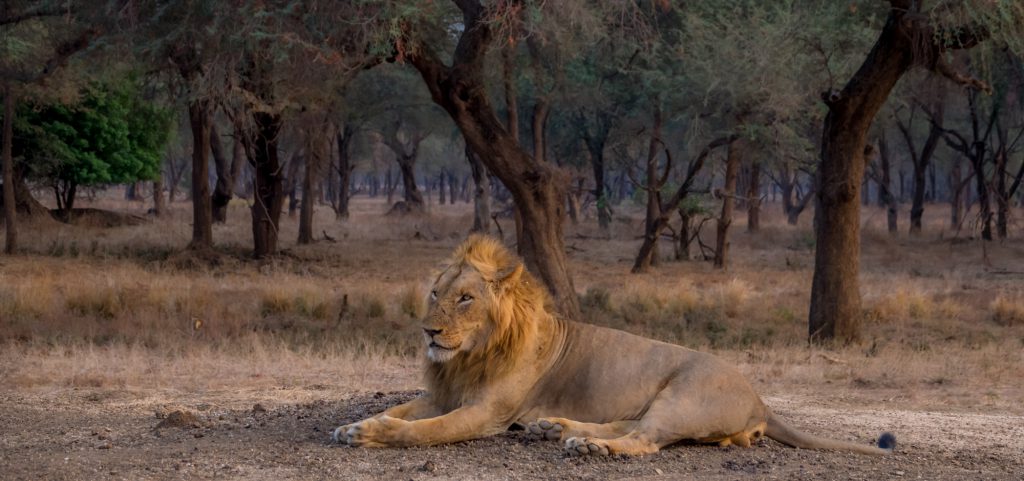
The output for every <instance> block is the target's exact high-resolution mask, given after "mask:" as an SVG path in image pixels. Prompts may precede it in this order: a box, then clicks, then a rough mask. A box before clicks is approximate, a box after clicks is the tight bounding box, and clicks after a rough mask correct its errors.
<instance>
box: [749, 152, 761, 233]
mask: <svg viewBox="0 0 1024 481" xmlns="http://www.w3.org/2000/svg"><path fill="white" fill-rule="evenodd" d="M759 230H761V162H759V161H754V162H752V163H751V165H750V180H749V181H748V185H747V232H757V231H759Z"/></svg>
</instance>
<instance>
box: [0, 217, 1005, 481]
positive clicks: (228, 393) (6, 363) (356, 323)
mask: <svg viewBox="0 0 1024 481" xmlns="http://www.w3.org/2000/svg"><path fill="white" fill-rule="evenodd" d="M119 205H120V204H114V205H113V207H117V206H119ZM356 205H357V206H360V209H362V210H361V211H357V212H356V215H354V217H358V219H354V220H352V221H350V222H349V223H337V222H336V221H334V220H333V219H321V220H322V221H323V222H322V224H323V225H324V226H325V228H326V231H327V232H328V233H329V234H330V235H331V237H332V238H334V239H339V241H338V242H336V243H335V242H326V241H322V242H320V243H318V244H316V245H314V246H290V247H289V248H288V252H287V254H283V255H282V256H280V258H278V259H274V260H272V261H271V262H267V263H261V264H257V263H253V262H251V261H249V260H248V259H247V249H248V247H247V245H246V242H245V239H246V238H245V236H244V235H243V234H244V233H246V232H248V229H249V226H248V224H247V223H246V219H247V217H246V214H245V212H246V211H245V210H244V209H245V208H246V206H245V205H237V206H235V207H236V211H237V212H235V213H234V214H232V215H231V216H229V218H230V219H232V222H233V223H232V224H229V225H227V226H218V227H217V232H216V235H217V238H218V239H224V240H223V242H224V244H223V245H221V249H222V251H221V257H220V260H221V261H222V263H221V264H218V265H215V266H179V265H177V263H176V262H175V258H176V257H175V255H176V253H177V252H178V251H180V248H181V246H183V245H186V244H187V241H188V236H189V234H190V232H191V228H190V225H189V224H188V221H187V220H188V219H189V216H188V215H186V214H187V212H185V208H186V207H188V206H187V205H186V204H180V209H179V210H181V212H179V215H177V216H176V217H172V218H171V219H167V220H162V221H160V222H153V223H151V224H147V225H144V226H136V227H126V228H121V229H116V228H115V229H105V230H99V231H94V230H89V229H87V228H80V227H68V226H63V225H61V226H56V227H52V228H48V229H49V230H46V229H38V230H28V231H26V232H25V238H26V239H27V241H26V244H27V245H30V246H33V248H32V249H31V250H30V251H29V252H27V253H26V254H25V255H22V256H15V257H4V258H2V259H0V480H7V479H17V480H22V479H24V480H36V479H74V480H79V479H127V480H141V479H272V480H277V479H339V478H341V479H351V480H364V479H399V480H408V479H413V480H433V479H437V480H442V479H474V480H475V479H712V480H716V479H723V480H724V479H729V480H731V479H787V480H788V479H815V480H818V479H872V480H876V479H929V480H931V479H942V480H946V479H954V480H955V479H964V480H978V479H985V480H988V479H1010V480H1024V383H1022V382H1021V381H1022V380H1024V244H1022V243H1021V242H1020V239H1019V238H1017V237H1015V238H1014V239H1011V240H1010V241H1007V242H1005V243H998V244H992V245H988V244H979V243H978V242H976V241H971V240H968V239H953V240H949V239H947V237H945V236H946V235H947V234H946V232H945V231H944V230H941V229H940V228H939V227H935V226H938V225H944V222H945V221H946V217H945V214H944V212H945V211H940V210H939V209H935V208H930V210H929V211H928V212H929V213H930V214H929V215H933V216H934V219H933V220H934V222H932V224H929V226H931V227H929V228H928V229H926V231H927V232H928V233H929V236H928V237H927V238H924V239H907V238H905V237H900V238H897V239H892V238H890V237H889V236H888V235H887V234H885V233H884V226H883V225H881V223H882V222H883V221H884V215H881V214H879V213H880V212H881V210H878V209H875V210H874V211H872V212H873V213H872V212H869V213H868V216H867V218H866V220H865V223H866V224H867V226H868V228H867V229H866V230H865V244H864V253H863V259H862V261H863V272H862V275H861V284H862V291H863V294H864V304H865V305H864V307H865V333H864V334H865V336H864V341H863V342H861V343H858V344H855V345H852V346H849V347H845V348H834V349H825V350H822V349H818V348H809V347H808V346H807V345H806V344H805V343H804V341H803V340H804V336H805V335H806V334H805V333H806V318H805V317H804V314H803V313H805V312H806V306H807V303H808V297H809V294H808V288H809V285H810V277H811V266H812V265H813V248H812V247H813V242H812V241H813V238H812V237H811V236H810V233H809V227H808V226H807V224H809V222H810V220H809V217H810V216H809V215H808V216H805V219H803V221H802V222H803V225H802V226H798V227H791V226H787V225H784V220H783V219H782V218H781V217H779V216H778V214H777V211H778V208H777V206H776V208H773V209H772V210H771V212H776V214H773V215H774V217H772V215H769V216H768V219H767V220H768V221H769V222H767V223H766V227H765V228H764V229H763V231H762V232H761V233H759V234H757V235H746V234H742V233H737V235H736V236H735V239H734V240H735V244H734V246H733V249H732V252H733V253H734V256H735V263H734V265H733V266H732V267H731V268H730V269H729V270H728V271H726V272H721V271H716V270H713V269H711V267H710V266H709V265H708V264H707V263H705V262H699V261H696V260H695V261H691V262H672V261H671V260H669V261H667V262H665V263H664V265H662V266H659V267H658V269H656V270H655V271H653V272H651V273H649V274H646V275H643V276H633V275H630V274H627V272H628V269H629V266H630V265H631V264H630V263H631V261H632V259H631V254H632V253H633V252H635V250H636V247H637V243H638V241H637V240H636V238H635V233H636V232H639V231H640V230H641V226H642V215H641V211H640V207H635V208H633V209H632V211H631V212H632V214H631V215H632V217H626V218H624V219H619V221H617V222H616V224H615V226H616V227H615V229H614V230H613V235H612V239H610V240H605V239H603V238H598V237H597V236H596V235H595V233H594V232H593V231H592V230H593V229H591V230H587V229H586V228H582V227H581V228H579V229H576V230H575V232H576V233H574V234H571V235H569V236H568V239H569V240H568V244H569V250H570V257H571V260H572V262H573V265H574V269H575V272H576V288H577V290H578V291H579V292H580V293H581V295H583V299H584V304H585V308H586V310H587V316H588V317H587V321H588V322H592V323H595V324H599V325H606V326H609V327H614V328H618V329H624V330H627V331H630V332H633V333H636V334H641V335H644V336H648V337H654V338H658V339H661V340H665V341H669V342H676V343H681V344H683V345H686V346H689V347H693V348H697V349H701V350H709V351H713V352H715V353H716V354H717V355H719V356H721V357H723V358H725V359H726V360H727V361H729V362H731V363H733V364H736V365H737V366H738V368H739V369H740V371H741V372H743V373H744V374H745V375H746V376H747V378H748V379H749V380H750V381H751V383H752V384H753V385H754V387H755V389H757V390H758V391H759V392H761V393H762V395H763V396H764V399H765V400H766V402H767V403H768V404H769V406H771V407H772V408H773V409H774V410H775V411H776V412H778V413H779V414H781V415H783V416H785V417H786V418H787V419H789V420H790V421H791V422H792V423H793V424H794V425H796V426H797V427H800V428H802V429H804V430H806V431H808V432H811V433H815V434H819V435H826V436H830V437H834V438H838V439H844V440H851V441H856V442H860V443H865V444H868V443H871V442H872V441H873V440H874V439H875V438H876V437H877V436H878V435H879V434H880V433H882V432H883V431H892V432H894V433H895V434H896V436H897V439H898V446H897V450H896V452H895V454H893V455H891V456H887V457H881V458H879V457H870V456H864V455H853V454H846V453H832V452H817V451H806V450H797V449H792V448H788V447H785V446H782V445H780V444H778V443H776V442H774V441H769V440H765V441H762V442H761V443H760V445H758V446H756V447H752V448H750V449H743V448H719V447H709V446H692V445H686V446H672V447H669V448H667V449H665V450H663V451H662V452H660V453H657V454H655V455H651V456H646V457H642V458H625V457H613V458H607V459H580V458H573V457H568V456H566V455H565V454H563V452H562V450H561V448H560V446H559V445H558V444H557V443H554V442H540V441H534V440H532V439H530V438H529V437H528V436H527V435H525V434H524V433H523V432H507V433H504V434H502V435H500V436H496V437H493V438H489V439H483V440H477V441H472V442H464V443H457V444H454V445H448V446H439V447H431V448H413V449H383V450H370V449H358V448H349V447H344V446H337V445H331V444H330V443H329V442H328V439H329V432H330V430H331V429H333V428H334V427H336V426H338V425H341V424H345V423H348V422H352V421H355V420H358V419H362V418H364V417H367V416H369V415H372V414H375V413H377V412H379V411H381V410H383V409H385V408H386V407H387V406H390V405H393V404H396V403H399V402H402V401H404V400H407V399H409V398H411V397H412V396H415V395H416V393H417V391H416V390H417V389H419V387H420V386H421V383H420V382H418V377H419V374H418V370H417V366H418V364H419V359H418V357H417V356H416V352H417V351H418V350H419V348H420V347H421V346H420V345H419V344H418V342H419V338H418V337H417V332H418V328H419V326H418V323H417V320H416V312H418V309H417V308H416V301H417V299H420V298H422V296H423V294H424V292H423V290H422V282H423V281H422V279H424V278H426V277H428V275H429V272H430V271H431V269H433V268H434V266H435V265H436V264H437V263H438V262H439V261H440V260H441V259H443V258H444V257H445V256H446V255H447V254H448V252H450V250H451V248H452V247H454V245H455V244H457V243H458V242H459V241H460V240H461V239H462V238H463V237H464V231H465V226H466V225H467V221H468V219H469V217H468V214H467V213H466V212H467V209H468V207H466V206H462V207H461V209H462V210H459V211H453V213H452V214H450V215H448V214H444V215H435V216H433V217H430V218H427V219H425V220H421V221H416V222H408V221H401V220H384V221H382V220H381V219H382V217H381V213H382V212H384V211H385V210H386V209H385V206H384V205H383V204H382V202H381V201H376V203H371V202H369V201H366V202H362V203H357V204H356ZM122 207H123V206H122ZM321 211H322V215H330V213H329V211H327V210H326V209H321ZM324 212H326V213H324ZM773 218H774V220H772V219H773ZM388 219H390V218H388ZM287 222H289V223H287V224H286V225H285V227H286V228H287V232H286V235H285V237H287V238H289V239H291V238H294V233H295V226H294V222H291V221H287ZM590 223H592V222H590ZM588 225H589V224H588ZM218 242H221V241H220V240H219V241H218ZM664 249H665V250H666V251H667V250H669V248H668V247H667V246H666V247H665V248H664ZM663 254H664V255H665V256H666V257H667V256H669V253H668V252H664V253H663ZM347 308H348V309H347ZM346 313H347V314H346ZM196 319H202V320H204V323H203V327H202V329H199V328H197V327H194V326H195V321H196Z"/></svg>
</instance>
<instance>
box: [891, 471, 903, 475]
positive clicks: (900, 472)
mask: <svg viewBox="0 0 1024 481" xmlns="http://www.w3.org/2000/svg"><path fill="white" fill-rule="evenodd" d="M893 474H895V475H896V476H903V475H904V474H905V473H904V472H903V471H896V472H895V473H893Z"/></svg>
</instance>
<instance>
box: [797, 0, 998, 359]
mask: <svg viewBox="0 0 1024 481" xmlns="http://www.w3.org/2000/svg"><path fill="white" fill-rule="evenodd" d="M889 3H890V4H891V8H890V10H889V15H888V17H887V19H886V23H885V26H884V27H883V28H882V32H881V34H880V35H879V37H878V40H877V41H876V42H875V45H874V47H873V48H872V49H871V52H870V53H869V54H868V56H867V58H866V59H865V60H864V63H863V64H862V65H861V67H860V69H858V71H857V73H856V74H854V76H853V78H852V79H850V81H849V83H847V85H846V86H845V87H844V88H843V90H842V91H841V92H834V91H833V92H828V93H826V94H825V95H823V98H824V99H825V103H826V105H827V106H828V109H829V112H828V114H827V115H826V117H825V122H824V126H823V129H822V148H821V163H820V165H819V168H818V189H817V190H818V192H817V195H816V202H817V209H816V212H815V220H816V222H815V233H816V235H817V239H816V242H817V248H816V249H815V255H814V278H813V281H812V283H811V305H810V309H809V312H808V335H809V338H810V340H811V341H824V340H831V339H838V340H840V341H842V342H852V341H856V340H857V339H859V338H860V320H861V305H860V288H859V285H858V276H859V274H860V202H859V200H860V186H861V181H862V179H863V177H864V166H865V158H864V157H865V147H866V145H865V139H866V137H867V132H868V128H870V126H871V123H872V121H873V120H874V118H875V115H876V114H877V113H878V110H879V109H880V108H881V106H882V104H884V103H885V101H886V99H887V98H888V96H889V93H890V92H891V91H892V89H893V87H894V86H895V85H896V82H897V81H899V79H900V77H902V76H903V74H904V73H905V72H906V71H907V70H909V69H910V67H911V65H913V64H914V62H915V61H916V62H918V63H919V64H922V65H932V66H934V67H935V69H936V70H937V71H940V72H941V73H944V74H945V75H946V76H947V77H950V78H951V79H954V80H957V81H959V82H961V83H965V84H972V82H969V81H965V80H964V78H963V76H959V75H956V74H955V73H953V72H951V71H950V66H949V65H947V64H944V63H943V62H944V59H943V56H942V53H943V49H944V48H953V47H955V48H970V47H972V46H974V45H976V44H977V43H978V42H979V41H980V40H981V39H980V37H976V36H974V35H975V32H976V31H975V30H972V29H971V28H968V27H962V28H955V27H949V28H951V31H956V32H961V33H962V36H961V37H960V38H958V39H957V40H958V42H955V43H953V42H947V43H945V44H943V45H939V46H936V45H934V44H932V43H930V42H929V41H928V39H933V38H934V30H933V26H932V25H931V24H930V22H929V21H927V20H925V21H918V18H925V19H927V15H923V14H921V11H920V4H919V3H918V2H912V1H910V0H890V2H889ZM908 17H913V18H914V19H915V20H914V21H908ZM920 39H926V40H925V41H920ZM974 82H975V83H973V84H972V85H975V86H977V85H976V81H974Z"/></svg>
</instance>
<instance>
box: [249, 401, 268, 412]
mask: <svg viewBox="0 0 1024 481" xmlns="http://www.w3.org/2000/svg"><path fill="white" fill-rule="evenodd" d="M252 412H253V414H255V413H265V412H267V408H265V407H263V405H262V404H260V403H256V404H253V405H252Z"/></svg>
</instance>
